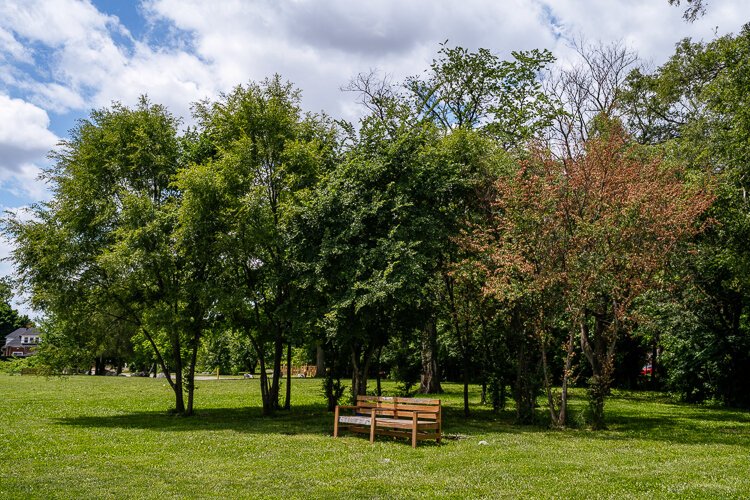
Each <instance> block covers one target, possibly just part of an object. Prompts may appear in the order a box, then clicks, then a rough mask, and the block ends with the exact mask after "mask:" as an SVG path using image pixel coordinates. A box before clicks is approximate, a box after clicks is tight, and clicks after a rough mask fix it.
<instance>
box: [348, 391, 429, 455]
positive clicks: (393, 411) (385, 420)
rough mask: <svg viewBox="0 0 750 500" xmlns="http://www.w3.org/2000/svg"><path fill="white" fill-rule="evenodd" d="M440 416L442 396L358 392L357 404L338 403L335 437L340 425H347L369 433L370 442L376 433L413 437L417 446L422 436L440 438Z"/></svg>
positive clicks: (414, 444) (352, 429) (354, 430)
mask: <svg viewBox="0 0 750 500" xmlns="http://www.w3.org/2000/svg"><path fill="white" fill-rule="evenodd" d="M341 410H347V412H346V413H348V414H342V412H341ZM441 416H442V413H441V408H440V400H439V399H426V398H396V397H383V396H357V404H356V405H355V406H336V411H335V414H334V422H333V437H338V435H339V430H340V429H347V430H349V431H352V432H360V433H365V434H366V433H369V434H370V442H371V443H372V442H373V441H375V435H376V434H378V435H384V436H396V437H405V438H411V445H412V447H413V448H416V447H417V441H420V440H424V439H434V440H435V441H436V442H438V443H439V442H440V437H441V435H440V433H441V431H442V421H441Z"/></svg>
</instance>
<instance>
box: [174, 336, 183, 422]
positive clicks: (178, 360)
mask: <svg viewBox="0 0 750 500" xmlns="http://www.w3.org/2000/svg"><path fill="white" fill-rule="evenodd" d="M181 350H182V349H181V345H180V339H179V333H177V332H175V331H172V357H173V358H174V387H173V388H174V396H175V409H174V411H175V413H177V414H179V415H184V414H185V399H184V398H185V395H184V394H183V392H182V352H181Z"/></svg>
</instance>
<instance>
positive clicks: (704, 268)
mask: <svg viewBox="0 0 750 500" xmlns="http://www.w3.org/2000/svg"><path fill="white" fill-rule="evenodd" d="M630 87H631V90H630V94H629V96H628V97H629V100H628V103H629V110H628V111H629V114H630V126H631V127H632V128H633V129H634V130H635V131H636V133H637V134H638V138H639V140H641V141H642V142H646V143H653V144H662V145H663V146H664V147H665V149H667V150H668V151H670V154H673V155H674V156H675V157H676V158H677V159H678V161H681V162H684V163H685V164H687V165H689V166H690V167H691V168H692V170H693V172H694V174H693V175H694V176H695V177H700V176H701V175H703V173H704V172H708V173H709V175H710V176H711V177H712V178H713V181H714V182H715V183H716V185H717V188H716V196H717V197H716V201H715V203H714V204H713V206H712V208H711V210H710V211H709V212H708V214H707V215H708V216H709V217H710V218H712V219H713V220H715V221H716V222H717V223H716V224H714V225H712V226H711V227H710V228H709V230H707V231H706V232H705V233H704V234H702V235H701V236H700V238H699V239H698V240H697V243H698V249H697V250H696V251H695V252H693V253H691V254H690V255H689V258H687V259H685V261H684V262H683V271H684V272H683V275H686V276H689V277H692V280H691V281H692V283H693V284H694V286H691V287H689V288H686V289H684V291H683V292H681V293H679V294H678V295H677V297H676V299H677V300H678V302H679V307H680V308H683V309H684V310H685V311H689V312H690V315H691V316H692V317H693V318H694V319H695V323H690V324H685V327H684V328H669V331H670V337H669V339H665V342H666V343H665V344H664V347H665V349H666V348H667V345H669V346H671V347H672V348H674V349H678V351H677V352H666V351H665V357H664V362H665V368H666V369H667V373H666V374H665V375H666V376H667V378H668V381H669V383H670V387H671V388H673V389H675V390H678V391H679V392H680V393H682V394H683V395H685V397H687V398H689V399H692V400H700V399H704V398H715V399H719V400H723V401H724V402H726V403H728V404H733V405H743V406H748V405H750V399H748V397H747V394H748V385H747V384H746V383H744V382H742V381H745V380H750V374H749V373H748V371H747V367H748V366H750V349H748V345H750V341H748V338H750V325H749V324H748V321H747V310H748V306H749V305H750V302H748V297H750V251H749V249H748V245H747V242H748V241H749V240H750V217H748V214H750V199H748V194H747V193H748V189H750V149H748V147H747V144H748V138H750V114H748V109H750V97H749V96H750V25H746V26H745V27H743V29H742V31H741V32H740V33H739V34H737V35H727V36H723V37H719V38H717V39H715V40H713V41H711V42H709V43H703V42H692V41H690V40H683V41H682V42H681V43H680V44H678V46H677V50H676V52H675V54H674V55H673V56H672V57H671V58H670V60H669V61H667V63H665V64H664V65H663V66H662V67H660V68H659V69H658V70H657V71H656V72H654V73H653V74H651V75H647V74H643V73H641V72H634V73H633V74H631V76H630ZM690 290H692V292H691V291H690ZM665 318H666V319H665V321H666V322H667V324H669V316H666V317H665ZM693 349H694V350H693ZM678 352H679V353H680V354H678ZM688 359H690V362H689V363H688V362H687V360H688ZM686 363H688V364H686ZM688 365H689V367H688ZM708 379H710V380H711V382H710V383H707V382H706V381H707V380H708Z"/></svg>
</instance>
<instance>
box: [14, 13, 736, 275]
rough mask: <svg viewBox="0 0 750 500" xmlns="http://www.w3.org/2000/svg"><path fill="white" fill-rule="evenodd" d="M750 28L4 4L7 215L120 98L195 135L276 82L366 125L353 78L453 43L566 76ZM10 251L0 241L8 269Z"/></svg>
mask: <svg viewBox="0 0 750 500" xmlns="http://www.w3.org/2000/svg"><path fill="white" fill-rule="evenodd" d="M748 21H750V2H746V1H744V0H710V1H709V4H708V13H707V15H706V16H705V17H703V18H700V19H699V20H698V21H696V22H695V23H692V24H689V23H685V22H684V21H683V20H682V17H681V10H680V9H678V8H675V7H670V6H669V5H668V3H667V0H504V1H502V2H500V1H497V0H462V1H460V2H456V1H453V0H411V1H409V2H404V1H403V0H360V1H357V2H354V1H350V0H327V1H318V0H215V1H204V0H143V1H134V0H133V1H131V0H98V1H89V0H2V1H0V209H3V210H20V209H22V208H23V207H27V206H29V205H31V204H33V203H37V202H40V201H44V200H45V199H47V198H48V197H49V193H48V191H47V190H46V187H45V185H44V184H43V183H42V182H41V181H39V180H38V179H37V176H38V174H39V173H40V172H41V169H43V168H45V166H47V165H48V160H47V159H46V155H47V152H48V151H49V150H50V149H52V148H53V147H55V144H56V143H57V141H59V140H61V139H63V138H65V137H66V136H67V133H68V130H69V129H70V128H71V127H72V126H73V125H74V124H75V121H76V120H77V119H79V118H82V117H86V116H87V114H88V113H89V111H90V110H91V109H94V108H100V107H103V106H107V105H109V104H110V103H111V102H112V101H115V100H116V101H120V102H123V103H125V104H128V105H129V104H133V103H135V101H136V99H137V98H138V96H139V95H142V94H148V95H149V97H150V98H151V100H152V101H154V102H158V103H161V104H165V105H167V106H168V107H169V108H170V110H171V111H172V112H173V113H174V114H176V115H178V116H182V117H184V118H185V122H186V123H189V121H190V113H189V109H190V104H191V103H192V102H195V101H197V100H199V99H204V98H211V97H215V96H217V95H218V94H219V93H220V92H222V91H226V90H229V89H231V88H232V87H233V86H234V85H237V84H239V83H244V82H247V81H248V80H261V79H263V78H265V77H267V76H270V75H272V74H273V73H275V72H278V73H280V74H281V75H282V76H283V77H284V78H286V79H289V80H291V81H292V82H294V83H295V84H296V85H297V86H298V87H299V88H301V89H302V91H303V103H304V106H305V107H306V108H307V109H309V110H312V111H319V110H326V112H328V113H329V114H331V115H333V116H334V117H337V118H345V119H349V120H354V119H356V118H357V117H358V115H359V113H360V112H361V110H360V109H359V108H358V106H357V104H356V103H355V102H354V100H353V96H352V95H350V94H346V93H342V92H340V91H339V88H340V87H341V86H342V85H345V84H346V83H347V81H348V80H349V79H350V78H351V77H352V76H354V75H356V74H357V73H360V72H366V71H369V70H370V69H378V70H380V71H381V72H383V73H388V74H390V75H391V76H392V77H393V78H394V79H396V80H399V79H402V78H403V77H405V76H408V75H412V74H416V73H418V72H420V71H422V70H423V69H424V68H426V67H427V65H428V64H429V62H430V60H431V59H432V57H434V55H435V52H436V50H437V49H438V43H440V42H442V41H444V40H446V39H449V41H450V43H451V44H456V45H462V46H465V47H469V48H472V49H476V48H478V47H486V48H489V49H491V50H493V51H494V52H496V53H498V54H499V55H501V56H509V55H510V52H511V51H512V50H526V49H532V48H548V49H550V50H552V52H553V54H555V55H556V56H557V57H558V60H559V64H563V65H564V64H571V63H572V61H574V59H575V54H574V51H573V50H572V49H571V48H570V46H569V45H570V44H569V42H570V40H571V39H573V38H581V37H583V38H585V39H587V40H591V41H597V40H601V41H603V42H609V41H616V40H621V41H623V42H624V43H625V44H627V45H628V46H630V47H631V48H632V49H634V50H636V51H637V52H638V53H639V55H640V56H641V57H642V58H643V59H645V60H647V61H651V63H652V64H653V65H658V64H660V63H662V62H663V61H664V60H665V59H666V58H667V57H668V56H669V55H670V54H671V53H672V52H673V49H674V44H675V43H676V42H677V41H678V40H680V39H681V38H683V37H686V36H690V37H693V38H695V39H705V40H708V39H711V38H713V37H714V33H718V34H724V33H728V32H736V31H737V30H739V28H740V27H741V25H742V24H743V23H745V22H748ZM10 248H11V247H10V243H9V242H6V241H0V257H5V256H7V255H8V252H9V251H10ZM10 272H12V270H11V268H10V265H9V264H8V263H7V262H5V263H0V275H6V274H9V273H10Z"/></svg>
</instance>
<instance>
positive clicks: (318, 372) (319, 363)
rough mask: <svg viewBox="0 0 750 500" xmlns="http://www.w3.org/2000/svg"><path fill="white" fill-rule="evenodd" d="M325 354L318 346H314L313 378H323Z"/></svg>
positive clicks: (321, 347)
mask: <svg viewBox="0 0 750 500" xmlns="http://www.w3.org/2000/svg"><path fill="white" fill-rule="evenodd" d="M325 372H326V352H325V350H324V349H323V346H321V345H320V344H316V345H315V377H316V378H321V377H325Z"/></svg>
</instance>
